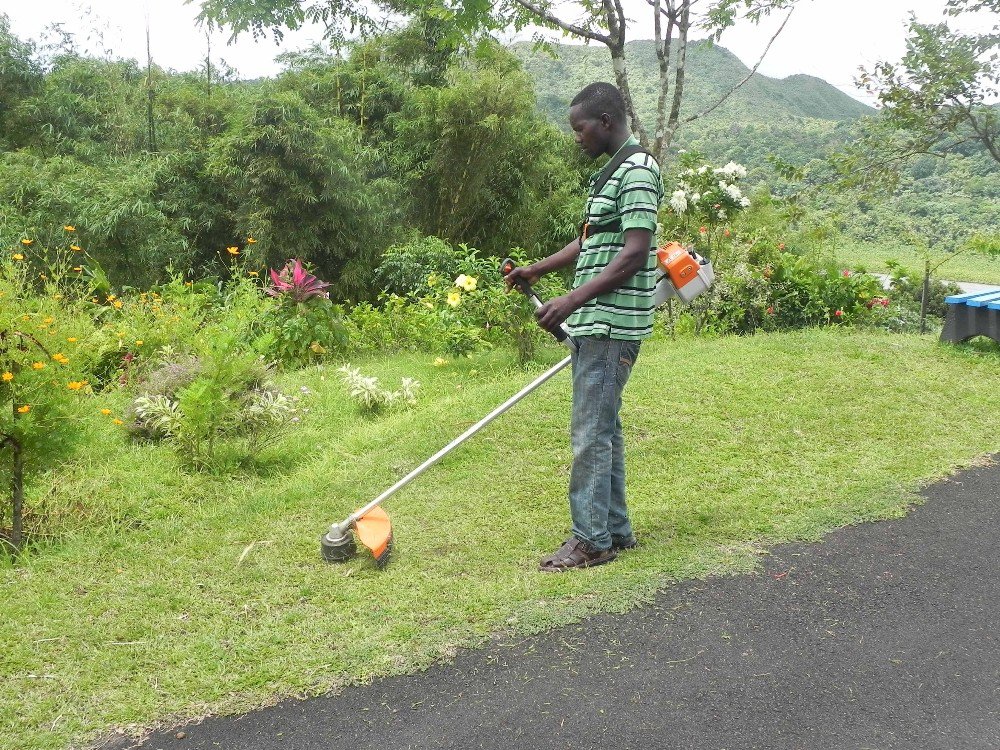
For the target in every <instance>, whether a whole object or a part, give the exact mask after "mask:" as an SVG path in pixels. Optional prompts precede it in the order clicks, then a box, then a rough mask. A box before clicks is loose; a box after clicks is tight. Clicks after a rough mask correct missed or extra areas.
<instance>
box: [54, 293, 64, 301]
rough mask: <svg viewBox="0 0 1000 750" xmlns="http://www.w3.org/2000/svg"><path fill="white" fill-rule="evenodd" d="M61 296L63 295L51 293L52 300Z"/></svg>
mask: <svg viewBox="0 0 1000 750" xmlns="http://www.w3.org/2000/svg"><path fill="white" fill-rule="evenodd" d="M62 298H63V296H62V295H61V294H53V295H52V299H54V300H61V299H62Z"/></svg>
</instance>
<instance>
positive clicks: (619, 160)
mask: <svg viewBox="0 0 1000 750" xmlns="http://www.w3.org/2000/svg"><path fill="white" fill-rule="evenodd" d="M636 154H646V155H648V156H652V154H650V153H649V152H648V151H647V150H646V149H644V148H643V147H642V146H623V147H622V148H620V149H618V153H617V154H615V155H614V156H613V157H612V158H611V161H609V162H608V163H607V164H605V165H604V169H602V170H601V174H600V175H598V177H597V181H596V182H595V183H594V185H593V187H592V188H591V192H592V193H593V194H594V195H600V194H601V191H602V190H603V189H604V186H605V185H606V184H607V182H608V180H610V179H611V175H613V174H614V173H615V170H617V169H618V167H620V166H621V165H622V164H624V163H625V160H626V159H628V158H629V157H630V156H635V155H636Z"/></svg>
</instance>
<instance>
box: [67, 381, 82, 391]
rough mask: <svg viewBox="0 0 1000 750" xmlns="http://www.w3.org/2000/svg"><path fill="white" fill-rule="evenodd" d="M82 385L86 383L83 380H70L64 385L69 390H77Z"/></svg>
mask: <svg viewBox="0 0 1000 750" xmlns="http://www.w3.org/2000/svg"><path fill="white" fill-rule="evenodd" d="M84 385H86V382H85V381H83V380H71V381H69V382H68V383H67V384H66V387H67V388H69V389H70V390H71V391H78V390H80V389H81V388H83V386H84Z"/></svg>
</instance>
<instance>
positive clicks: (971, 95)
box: [858, 0, 1000, 169]
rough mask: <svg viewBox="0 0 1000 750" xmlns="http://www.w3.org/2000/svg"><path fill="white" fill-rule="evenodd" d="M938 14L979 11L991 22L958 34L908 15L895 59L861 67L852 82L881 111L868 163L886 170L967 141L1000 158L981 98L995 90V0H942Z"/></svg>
mask: <svg viewBox="0 0 1000 750" xmlns="http://www.w3.org/2000/svg"><path fill="white" fill-rule="evenodd" d="M945 13H946V15H948V16H950V17H957V16H966V17H967V18H968V17H969V14H974V13H975V14H981V15H985V16H986V17H987V18H989V19H991V20H992V21H993V27H992V29H990V30H989V31H986V32H981V33H962V32H960V31H956V30H953V29H952V28H951V27H950V26H949V25H948V24H947V23H946V22H942V23H937V24H922V23H918V22H917V20H916V18H915V17H913V16H911V19H910V24H909V35H908V37H907V40H906V54H905V55H904V56H903V58H902V60H900V61H899V62H896V63H890V62H879V63H877V64H876V65H875V67H874V69H873V70H871V71H868V70H864V69H862V71H861V75H860V77H859V79H858V82H859V85H861V86H864V87H866V88H867V89H868V90H869V92H870V93H874V94H876V95H877V97H878V101H879V104H880V105H881V108H882V116H881V117H880V118H878V122H877V128H878V130H876V131H874V132H872V133H871V134H870V138H869V140H870V141H871V142H872V144H873V145H874V146H876V147H877V150H878V151H879V152H880V158H879V159H877V160H875V165H876V166H882V167H884V168H886V169H891V168H892V165H893V164H898V163H901V162H904V161H906V160H907V159H909V158H910V157H912V156H916V155H918V154H934V155H943V154H946V153H949V152H952V151H955V150H957V149H958V148H960V147H961V146H962V145H963V144H968V143H969V142H976V143H977V144H978V145H980V146H982V147H983V148H985V150H986V151H987V152H988V153H989V155H990V156H991V157H992V158H993V159H994V160H996V161H997V162H1000V116H998V109H997V107H996V105H991V104H990V103H989V102H991V101H994V100H995V99H996V98H997V96H998V95H1000V0H948V3H947V7H946V9H945ZM980 20H981V19H980V17H979V16H977V17H976V21H977V24H978V22H979V21H980Z"/></svg>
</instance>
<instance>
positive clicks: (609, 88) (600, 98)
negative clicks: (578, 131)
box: [570, 81, 625, 123]
mask: <svg viewBox="0 0 1000 750" xmlns="http://www.w3.org/2000/svg"><path fill="white" fill-rule="evenodd" d="M578 105H579V106H580V107H582V108H583V114H584V116H586V117H587V118H588V119H590V120H597V119H599V118H600V116H601V115H603V114H607V115H610V116H611V119H612V120H614V121H615V122H618V123H624V122H625V98H624V97H623V96H622V92H621V91H619V90H618V87H617V86H614V85H612V84H610V83H605V82H604V81H597V82H596V83H591V84H589V85H588V86H585V87H584V88H583V90H582V91H581V92H580V93H579V94H577V95H576V96H574V97H573V101H572V102H570V106H571V107H576V106H578Z"/></svg>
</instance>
